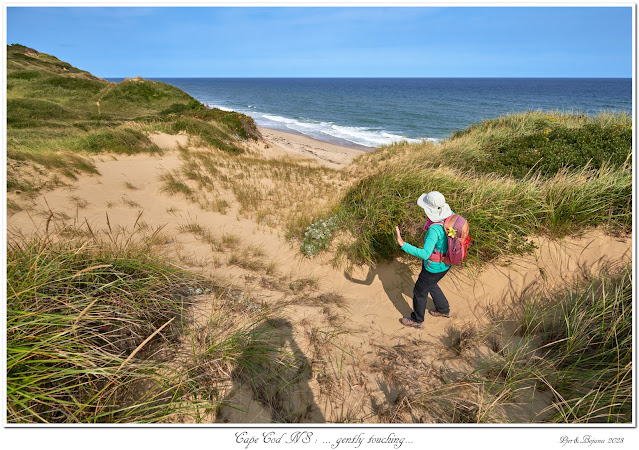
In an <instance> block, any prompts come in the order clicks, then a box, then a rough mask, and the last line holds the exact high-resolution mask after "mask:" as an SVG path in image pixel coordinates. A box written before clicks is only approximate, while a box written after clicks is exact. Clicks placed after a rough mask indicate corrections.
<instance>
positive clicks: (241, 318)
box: [7, 218, 297, 423]
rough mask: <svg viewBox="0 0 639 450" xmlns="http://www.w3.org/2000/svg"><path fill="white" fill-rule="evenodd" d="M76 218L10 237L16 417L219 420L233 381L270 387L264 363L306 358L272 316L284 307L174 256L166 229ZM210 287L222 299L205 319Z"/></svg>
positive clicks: (10, 352)
mask: <svg viewBox="0 0 639 450" xmlns="http://www.w3.org/2000/svg"><path fill="white" fill-rule="evenodd" d="M50 220H52V221H53V222H55V219H54V218H51V219H50ZM67 228H68V227H65V228H64V229H62V230H57V231H56V232H55V233H50V234H49V233H45V234H43V235H40V236H34V237H32V238H25V237H22V236H20V235H12V236H11V239H10V242H9V246H8V254H7V420H8V422H9V423H132V422H135V423H157V422H172V421H178V422H179V421H183V420H184V418H185V417H189V418H190V419H189V420H190V421H192V420H195V421H196V422H197V421H211V420H215V414H216V413H217V411H218V410H219V408H220V407H221V406H222V405H223V404H224V402H225V399H226V396H227V395H229V392H230V389H231V388H232V387H233V385H234V382H237V381H238V380H242V381H243V382H246V383H249V384H250V385H252V386H255V388H256V389H258V390H261V391H264V392H266V391H267V390H268V389H266V387H265V386H266V385H265V384H264V383H263V381H261V380H262V377H263V375H264V373H265V372H264V371H266V372H267V373H270V372H269V371H268V370H267V369H266V368H265V369H264V370H262V371H261V372H259V373H258V372H253V371H252V368H253V367H254V366H255V367H257V365H261V366H264V367H270V366H271V365H273V367H275V368H276V367H279V366H278V364H279V363H277V361H284V360H287V361H289V363H290V364H292V365H293V366H295V367H297V362H296V361H297V360H296V358H294V357H293V358H292V359H291V357H289V356H288V355H289V354H288V353H287V350H286V349H284V348H282V347H281V342H280V340H279V337H278V336H279V335H278V334H277V333H272V332H270V331H271V330H270V328H269V327H268V326H266V321H267V320H270V318H271V317H272V314H273V313H274V312H275V311H274V310H273V308H271V307H268V306H266V305H260V303H259V301H256V299H253V298H249V296H248V295H246V294H245V293H243V292H242V291H241V290H234V289H229V288H226V287H223V286H220V285H219V284H216V283H215V282H214V281H212V280H209V279H205V278H203V277H201V276H198V275H195V274H192V273H188V272H185V271H183V270H181V269H178V268H176V267H174V266H173V265H171V264H170V263H168V262H167V261H166V260H164V259H163V257H161V256H160V255H159V254H158V252H157V250H156V248H157V245H158V243H160V244H161V243H162V242H164V241H163V240H162V238H161V236H160V235H159V232H160V230H154V231H153V230H148V232H147V233H142V232H140V231H139V230H142V227H139V229H138V232H135V233H128V232H125V231H118V232H115V233H113V232H109V233H106V234H103V233H102V232H98V231H96V230H91V229H88V231H87V232H82V233H81V232H80V231H81V230H76V231H75V232H73V233H70V232H68V231H70V230H67ZM201 293H209V294H207V295H209V296H212V297H213V299H214V302H216V303H217V306H216V308H214V309H213V314H212V315H211V316H210V317H209V321H207V322H206V324H203V323H201V322H200V323H196V322H194V320H193V311H192V308H193V305H194V300H193V299H192V297H191V296H192V295H195V294H201ZM198 336H200V338H198ZM174 361H179V363H177V364H176V363H175V362H174ZM245 368H248V369H250V370H246V369H245ZM273 373H275V372H273ZM273 380H275V379H274V378H272V379H271V381H273ZM277 380H279V381H278V383H279V384H272V385H269V389H275V388H276V389H277V392H278V395H279V396H280V398H281V397H282V396H285V395H288V394H287V392H288V391H287V389H288V390H290V389H292V387H291V386H290V383H289V382H288V380H289V378H284V377H283V376H281V377H280V378H277ZM264 398H268V393H265V394H264Z"/></svg>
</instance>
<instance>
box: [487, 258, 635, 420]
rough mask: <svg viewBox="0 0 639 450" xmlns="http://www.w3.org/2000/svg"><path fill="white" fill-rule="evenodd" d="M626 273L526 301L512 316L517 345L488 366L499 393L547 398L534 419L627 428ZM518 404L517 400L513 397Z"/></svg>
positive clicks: (629, 384)
mask: <svg viewBox="0 0 639 450" xmlns="http://www.w3.org/2000/svg"><path fill="white" fill-rule="evenodd" d="M632 291H633V289H632V267H631V266H630V265H627V266H626V267H624V268H623V269H622V270H621V272H617V273H605V272H604V273H603V274H602V275H601V276H600V277H597V278H595V279H592V280H591V281H590V282H588V283H587V284H586V285H581V286H580V285H575V286H573V287H571V288H570V289H567V290H566V292H565V293H563V294H559V295H555V296H552V297H550V298H543V297H542V298H534V299H533V298H531V299H528V300H526V301H525V303H524V304H523V305H521V308H520V311H519V313H518V314H517V315H516V316H515V317H513V319H514V320H516V321H518V322H519V324H520V327H519V334H520V335H522V336H523V337H522V338H521V341H520V342H519V344H518V345H517V346H515V347H511V348H510V349H505V350H502V354H503V355H504V357H505V360H503V361H502V360H500V361H496V362H494V363H493V370H492V372H493V373H495V374H497V379H496V380H494V381H493V382H491V383H492V384H491V388H492V389H500V390H501V391H502V392H506V391H508V392H515V391H518V390H522V391H524V390H525V391H526V392H527V394H526V397H527V398H528V399H530V398H531V397H532V396H534V395H533V394H532V393H531V392H530V388H531V387H532V388H534V389H535V390H536V391H538V392H551V393H552V397H551V398H552V400H551V401H550V402H549V403H550V404H549V406H548V407H547V408H545V409H544V410H542V411H539V412H538V414H537V418H536V419H537V420H541V421H543V422H553V423H630V422H632V413H633V411H632V300H633V299H632ZM520 400H521V401H523V402H525V401H526V400H525V399H520Z"/></svg>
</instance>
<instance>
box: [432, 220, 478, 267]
mask: <svg viewBox="0 0 639 450" xmlns="http://www.w3.org/2000/svg"><path fill="white" fill-rule="evenodd" d="M431 225H441V226H442V227H443V228H444V232H445V233H446V236H447V237H448V251H447V252H446V253H440V252H439V251H438V250H437V248H435V249H434V250H433V254H432V255H430V258H428V260H429V264H430V262H443V263H444V264H448V265H449V266H458V265H461V263H462V262H463V260H464V258H466V253H467V251H468V246H469V245H470V241H471V238H470V233H469V230H468V221H467V220H466V219H464V218H463V217H462V216H460V215H459V214H453V215H451V216H449V217H448V218H446V219H444V221H443V222H434V223H432V224H431Z"/></svg>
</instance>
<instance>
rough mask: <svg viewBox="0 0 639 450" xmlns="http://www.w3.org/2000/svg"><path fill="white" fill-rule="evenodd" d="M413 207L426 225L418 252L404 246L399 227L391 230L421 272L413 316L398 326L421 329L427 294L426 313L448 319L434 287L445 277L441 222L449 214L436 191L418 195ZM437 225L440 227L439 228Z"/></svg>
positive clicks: (445, 241) (445, 245) (439, 292)
mask: <svg viewBox="0 0 639 450" xmlns="http://www.w3.org/2000/svg"><path fill="white" fill-rule="evenodd" d="M417 204H418V205H419V206H420V207H422V208H423V209H424V211H425V212H426V216H427V217H428V222H427V223H426V226H425V227H424V229H426V230H427V231H426V236H425V237H424V247H423V248H418V247H415V246H414V245H411V244H408V243H406V242H404V240H403V239H402V235H401V233H400V231H399V227H395V232H396V233H397V243H398V244H399V246H400V247H401V248H402V250H403V251H405V252H406V253H408V254H410V255H413V256H417V257H418V258H421V259H423V260H424V261H423V264H422V271H421V273H420V274H419V277H418V278H417V282H416V283H415V289H413V312H412V313H411V315H410V317H404V318H402V319H401V322H402V325H405V326H407V327H413V328H419V329H421V328H424V325H423V322H424V315H425V313H426V301H427V300H428V294H430V296H431V297H432V299H433V303H434V304H435V310H434V311H429V313H430V315H431V316H435V317H448V318H450V317H452V316H451V314H450V307H449V305H448V300H447V299H446V296H445V295H444V293H443V292H442V290H441V289H440V288H439V286H438V285H437V283H438V282H439V280H441V279H442V278H443V277H444V275H446V274H447V273H448V269H450V266H449V265H447V264H445V263H444V262H442V255H444V254H445V253H446V252H447V251H448V239H447V237H446V233H445V231H444V226H443V221H444V220H445V219H447V218H448V217H449V216H451V215H452V214H453V212H452V211H451V209H450V206H448V203H446V199H445V198H444V196H443V195H442V194H441V193H440V192H437V191H432V192H429V193H428V194H422V195H421V196H420V197H419V199H418V200H417ZM440 225H441V226H440Z"/></svg>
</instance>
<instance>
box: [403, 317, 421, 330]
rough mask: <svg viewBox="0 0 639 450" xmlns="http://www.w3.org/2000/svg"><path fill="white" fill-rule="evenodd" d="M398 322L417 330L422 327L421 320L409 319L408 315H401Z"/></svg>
mask: <svg viewBox="0 0 639 450" xmlns="http://www.w3.org/2000/svg"><path fill="white" fill-rule="evenodd" d="M400 322H401V323H402V325H404V326H405V327H411V328H417V329H418V330H421V329H423V328H424V324H423V323H421V322H415V321H414V320H413V319H411V318H410V317H402V319H401V320H400Z"/></svg>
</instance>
